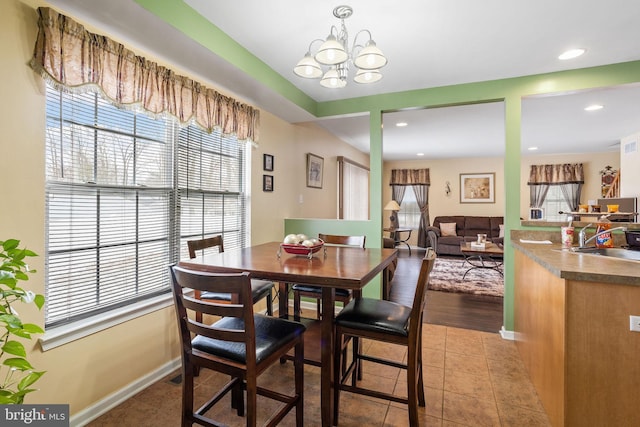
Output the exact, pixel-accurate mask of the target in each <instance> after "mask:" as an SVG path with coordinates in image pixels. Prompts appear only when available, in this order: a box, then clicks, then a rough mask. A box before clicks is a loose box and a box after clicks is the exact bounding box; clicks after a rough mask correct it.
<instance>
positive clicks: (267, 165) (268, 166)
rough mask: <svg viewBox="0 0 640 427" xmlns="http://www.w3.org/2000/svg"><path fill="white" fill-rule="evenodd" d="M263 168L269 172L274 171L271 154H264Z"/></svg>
mask: <svg viewBox="0 0 640 427" xmlns="http://www.w3.org/2000/svg"><path fill="white" fill-rule="evenodd" d="M262 169H264V170H266V171H269V172H271V171H273V156H272V155H271V154H263V156H262Z"/></svg>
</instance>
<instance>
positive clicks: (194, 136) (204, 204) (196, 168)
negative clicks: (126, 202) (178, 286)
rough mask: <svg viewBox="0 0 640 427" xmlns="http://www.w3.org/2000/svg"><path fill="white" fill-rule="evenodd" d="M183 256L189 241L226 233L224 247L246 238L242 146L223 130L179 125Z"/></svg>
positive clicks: (232, 245)
mask: <svg viewBox="0 0 640 427" xmlns="http://www.w3.org/2000/svg"><path fill="white" fill-rule="evenodd" d="M178 171H179V172H178V188H179V194H180V207H181V209H180V212H181V215H180V238H181V241H180V247H181V248H182V252H181V254H180V256H181V258H185V257H188V253H187V243H186V242H187V240H191V239H201V238H205V237H212V236H216V235H220V234H221V235H222V239H223V242H224V247H225V250H228V249H234V248H241V247H243V246H244V242H245V240H246V227H245V224H246V222H245V220H244V218H245V217H246V216H245V214H246V203H245V200H246V198H245V193H244V187H245V185H244V184H245V182H246V179H245V176H244V156H243V147H242V146H241V144H240V143H238V141H237V139H235V138H223V137H222V136H221V135H220V133H219V132H214V133H212V134H207V133H205V132H203V131H201V130H200V129H199V128H196V127H189V128H184V129H181V130H180V132H179V138H178Z"/></svg>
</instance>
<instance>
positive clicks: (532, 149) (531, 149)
mask: <svg viewBox="0 0 640 427" xmlns="http://www.w3.org/2000/svg"><path fill="white" fill-rule="evenodd" d="M537 149H538V147H529V148H527V150H529V151H536V150H537Z"/></svg>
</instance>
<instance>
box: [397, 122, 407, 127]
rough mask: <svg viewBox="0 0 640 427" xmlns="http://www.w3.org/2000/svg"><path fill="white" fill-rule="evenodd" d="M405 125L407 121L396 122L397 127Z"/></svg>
mask: <svg viewBox="0 0 640 427" xmlns="http://www.w3.org/2000/svg"><path fill="white" fill-rule="evenodd" d="M407 125H408V123H407V122H398V123H396V126H397V127H399V128H403V127H405V126H407Z"/></svg>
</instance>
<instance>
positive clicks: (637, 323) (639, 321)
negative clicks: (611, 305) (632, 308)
mask: <svg viewBox="0 0 640 427" xmlns="http://www.w3.org/2000/svg"><path fill="white" fill-rule="evenodd" d="M629 330H630V331H633V332H640V316H629Z"/></svg>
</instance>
